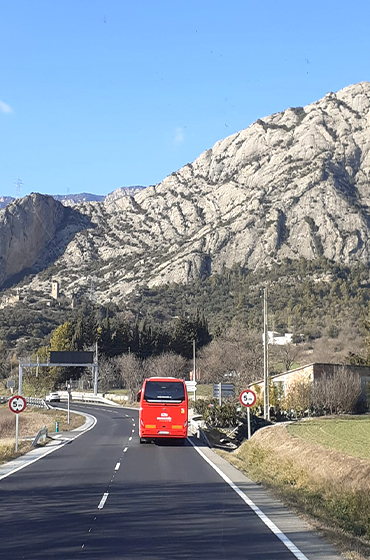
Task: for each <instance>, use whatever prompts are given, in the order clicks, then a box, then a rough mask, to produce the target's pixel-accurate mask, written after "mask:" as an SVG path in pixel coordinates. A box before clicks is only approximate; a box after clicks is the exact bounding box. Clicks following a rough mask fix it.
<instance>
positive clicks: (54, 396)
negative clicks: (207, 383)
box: [45, 393, 60, 402]
mask: <svg viewBox="0 0 370 560" xmlns="http://www.w3.org/2000/svg"><path fill="white" fill-rule="evenodd" d="M45 400H46V402H60V396H59V393H49V394H48V395H46V397H45Z"/></svg>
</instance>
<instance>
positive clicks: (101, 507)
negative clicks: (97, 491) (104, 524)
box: [98, 492, 109, 509]
mask: <svg viewBox="0 0 370 560" xmlns="http://www.w3.org/2000/svg"><path fill="white" fill-rule="evenodd" d="M108 496H109V493H108V492H105V494H103V497H102V499H101V500H100V504H99V505H98V509H103V507H104V504H105V502H106V501H107V498H108Z"/></svg>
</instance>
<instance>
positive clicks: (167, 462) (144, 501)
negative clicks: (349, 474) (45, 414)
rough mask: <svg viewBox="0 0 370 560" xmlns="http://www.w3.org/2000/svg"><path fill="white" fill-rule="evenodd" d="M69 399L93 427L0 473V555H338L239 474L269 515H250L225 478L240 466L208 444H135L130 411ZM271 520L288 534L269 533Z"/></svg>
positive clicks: (212, 558) (145, 559)
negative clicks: (16, 468) (215, 453)
mask: <svg viewBox="0 0 370 560" xmlns="http://www.w3.org/2000/svg"><path fill="white" fill-rule="evenodd" d="M73 407H74V408H75V409H80V410H84V411H86V412H88V413H90V414H93V415H94V416H95V417H96V419H97V423H96V425H95V427H94V428H93V429H91V430H90V431H88V432H86V433H84V434H83V435H81V436H80V437H78V439H76V440H74V441H71V442H70V443H68V444H67V445H64V446H60V447H59V448H58V449H57V450H56V451H55V452H53V453H50V454H49V455H47V456H45V457H43V458H42V459H41V460H38V461H36V462H34V463H33V464H30V465H29V466H27V467H26V468H24V469H22V470H20V471H18V472H15V473H14V474H12V475H11V476H8V477H6V478H4V479H2V480H0V557H1V558H2V559H3V560H8V559H15V560H18V559H21V558H25V559H30V560H31V559H37V560H46V559H47V560H50V559H51V558H53V559H58V560H74V559H85V558H86V559H89V560H90V559H91V560H98V559H99V560H108V559H109V560H118V559H128V560H130V559H132V560H135V559H140V560H154V559H171V560H174V559H198V558H199V559H200V558H202V559H208V560H218V559H220V560H221V559H225V560H234V559H238V560H239V559H242V558H243V559H248V560H294V559H298V560H305V559H306V558H308V560H329V559H330V560H337V558H338V557H337V556H336V555H334V553H333V552H332V551H331V549H329V548H325V547H326V545H325V544H324V543H323V542H322V541H320V540H318V539H317V538H316V537H315V536H314V535H312V534H310V533H309V532H308V531H307V529H306V528H305V527H304V526H302V525H301V524H300V522H299V521H298V520H297V522H296V521H295V518H294V516H292V515H291V514H290V513H289V512H287V511H285V510H284V509H282V508H281V506H280V505H276V504H271V503H270V502H271V500H270V498H266V497H265V496H264V495H263V496H262V494H260V492H261V489H259V488H257V487H256V486H255V485H253V484H252V483H250V481H249V482H248V480H247V479H245V477H242V478H240V480H239V481H237V483H238V487H239V488H242V490H243V491H244V492H248V493H249V495H250V493H252V494H253V493H254V494H253V498H252V499H253V500H254V503H257V501H259V502H260V503H263V504H264V511H265V513H266V511H268V515H269V517H268V518H266V519H265V518H264V517H263V514H262V516H261V515H260V514H259V510H257V514H256V512H255V511H253V509H251V507H250V504H249V505H248V504H247V503H246V502H245V500H244V499H242V498H243V496H240V495H238V494H237V492H236V491H235V489H233V488H232V487H231V486H230V484H229V482H230V481H231V479H232V478H233V477H234V478H235V477H238V476H240V477H241V476H242V475H240V474H239V475H238V474H237V471H235V469H232V467H230V469H229V470H228V471H227V469H228V467H225V462H222V460H221V459H219V458H217V457H215V456H213V454H212V452H211V451H210V450H208V449H205V448H203V449H202V448H199V449H198V450H197V448H195V447H194V446H193V445H192V444H191V442H190V441H187V442H186V443H185V445H181V444H178V443H177V444H176V442H174V443H170V442H164V443H157V444H144V445H140V443H139V438H138V412H137V411H136V410H131V409H121V408H120V409H116V408H113V407H112V408H110V407H96V406H94V407H93V406H84V405H76V404H75V403H74V404H73ZM199 451H200V453H201V454H200V453H199ZM207 461H211V462H212V461H213V463H212V464H210V463H209V462H207ZM215 462H217V463H218V467H217V466H216V470H215V468H214V466H213V465H214V463H215ZM217 468H220V469H223V472H225V475H223V478H222V476H220V473H221V471H220V472H217ZM221 474H222V473H221ZM246 481H247V482H246ZM243 484H244V488H243ZM270 514H271V515H270ZM261 517H262V519H261ZM272 521H273V522H274V523H276V521H278V523H280V522H281V525H282V526H283V527H285V528H286V529H287V530H289V534H288V536H287V537H286V536H285V534H283V535H282V534H280V533H279V530H277V532H278V533H279V536H280V538H278V536H277V535H276V530H275V529H274V527H275V525H273V524H271V523H272ZM283 530H284V529H283ZM274 531H275V532H274ZM292 535H294V536H295V538H296V544H297V543H298V544H297V546H298V547H299V548H297V549H295V548H294V545H292V546H293V551H291V550H292V547H291V548H290V549H289V546H290V545H289V543H290V541H289V540H288V538H289V539H290V538H291V536H292ZM284 543H285V544H284Z"/></svg>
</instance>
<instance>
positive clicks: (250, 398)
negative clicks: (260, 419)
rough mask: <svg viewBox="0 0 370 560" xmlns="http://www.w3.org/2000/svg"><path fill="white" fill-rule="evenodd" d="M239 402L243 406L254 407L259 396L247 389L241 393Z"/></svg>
mask: <svg viewBox="0 0 370 560" xmlns="http://www.w3.org/2000/svg"><path fill="white" fill-rule="evenodd" d="M239 400H240V402H241V404H242V405H243V406H253V405H254V403H255V402H256V400H257V395H256V393H255V392H254V391H251V390H250V389H246V390H245V391H242V392H241V393H240V395H239Z"/></svg>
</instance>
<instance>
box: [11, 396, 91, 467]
mask: <svg viewBox="0 0 370 560" xmlns="http://www.w3.org/2000/svg"><path fill="white" fill-rule="evenodd" d="M56 422H59V431H66V430H73V429H74V428H78V427H79V426H82V425H83V424H84V422H85V418H84V417H83V416H81V415H79V414H73V413H71V415H70V424H69V425H68V424H67V411H64V410H55V409H51V410H46V409H39V408H35V407H27V408H26V410H25V411H24V412H22V413H21V414H19V439H20V441H19V448H18V449H19V451H18V453H17V454H16V453H15V451H14V449H15V414H14V413H13V412H11V411H10V410H9V407H8V406H7V405H2V406H0V463H4V462H6V461H10V460H11V459H14V458H15V457H18V456H19V455H23V454H24V453H26V452H27V451H29V450H30V449H31V443H32V441H22V438H34V437H35V436H36V434H37V432H39V430H41V429H42V428H44V426H46V427H47V429H48V432H49V433H52V432H55V423H56Z"/></svg>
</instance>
